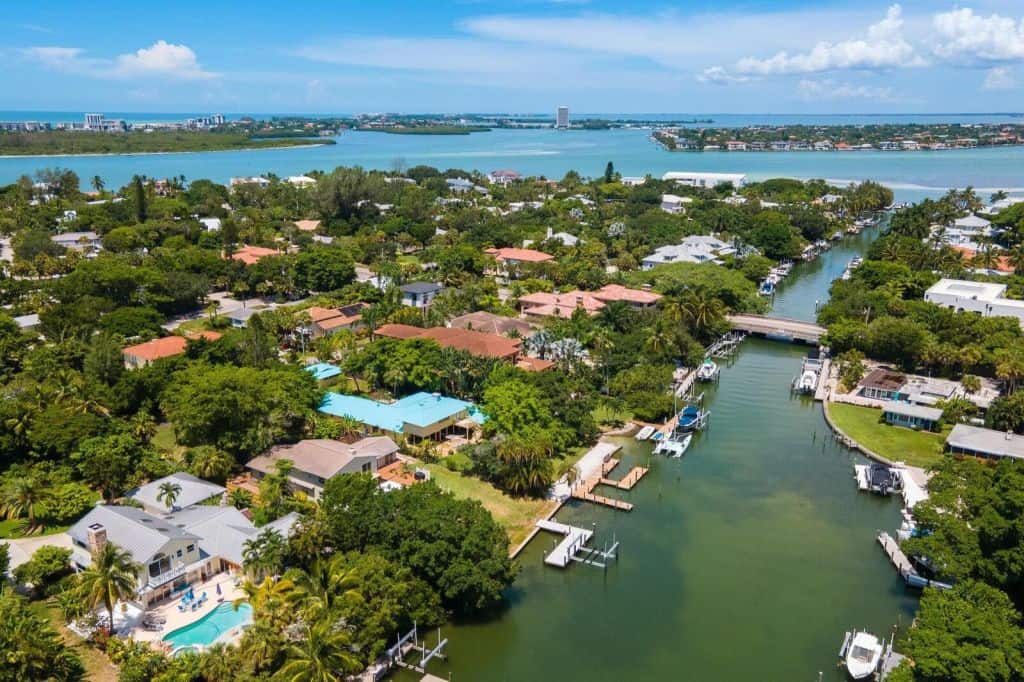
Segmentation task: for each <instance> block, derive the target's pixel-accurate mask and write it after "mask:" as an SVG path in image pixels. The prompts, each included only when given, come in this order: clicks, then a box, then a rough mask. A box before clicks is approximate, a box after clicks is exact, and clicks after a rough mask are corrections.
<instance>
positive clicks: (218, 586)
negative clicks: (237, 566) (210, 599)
mask: <svg viewBox="0 0 1024 682" xmlns="http://www.w3.org/2000/svg"><path fill="white" fill-rule="evenodd" d="M217 596H218V597H219V596H220V583H217Z"/></svg>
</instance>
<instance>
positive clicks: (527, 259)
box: [484, 248, 555, 263]
mask: <svg viewBox="0 0 1024 682" xmlns="http://www.w3.org/2000/svg"><path fill="white" fill-rule="evenodd" d="M484 253H486V254H490V255H491V256H494V257H495V258H496V259H497V260H499V261H510V260H514V261H519V262H521V263H543V262H545V261H549V260H554V258H555V257H554V256H552V255H550V254H547V253H544V252H543V251H535V250H533V249H515V248H504V249H485V250H484Z"/></svg>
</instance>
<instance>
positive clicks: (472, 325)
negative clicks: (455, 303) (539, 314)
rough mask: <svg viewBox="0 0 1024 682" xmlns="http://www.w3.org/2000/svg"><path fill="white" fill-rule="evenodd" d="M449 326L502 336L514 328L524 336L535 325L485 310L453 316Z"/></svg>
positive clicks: (531, 331)
mask: <svg viewBox="0 0 1024 682" xmlns="http://www.w3.org/2000/svg"><path fill="white" fill-rule="evenodd" d="M448 326H449V327H452V328H453V329H472V330H474V331H478V332H487V333H488V334H500V335H501V336H507V335H508V334H509V332H511V331H513V330H515V331H516V332H518V333H519V335H520V336H524V337H525V336H530V335H531V334H533V327H531V326H530V325H529V323H527V322H524V321H523V320H517V319H516V318H514V317H503V316H501V315H495V314H494V313H489V312H486V311H484V310H478V311H477V312H475V313H467V314H465V315H460V316H459V317H456V318H453V319H452V320H451V322H449V323H448Z"/></svg>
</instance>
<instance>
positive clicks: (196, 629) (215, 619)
mask: <svg viewBox="0 0 1024 682" xmlns="http://www.w3.org/2000/svg"><path fill="white" fill-rule="evenodd" d="M251 622H252V607H251V606H249V605H248V604H242V605H241V606H239V607H238V610H237V611H236V610H235V608H234V607H233V606H232V605H231V604H227V603H225V604H219V605H218V606H217V608H215V609H214V610H213V611H210V612H209V613H208V614H206V615H205V616H203V617H202V618H200V619H199V620H197V621H196V622H194V623H189V624H188V625H186V626H184V627H180V628H178V629H177V630H174V631H173V632H170V633H168V634H167V635H166V636H165V637H164V641H165V642H167V643H169V644H170V645H171V649H172V650H174V649H177V648H179V647H187V646H210V645H211V644H213V643H214V642H215V641H216V640H217V638H218V637H220V636H221V635H223V634H224V633H225V632H227V631H228V630H230V629H232V628H236V627H238V626H239V625H245V624H248V623H251Z"/></svg>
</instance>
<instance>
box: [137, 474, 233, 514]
mask: <svg viewBox="0 0 1024 682" xmlns="http://www.w3.org/2000/svg"><path fill="white" fill-rule="evenodd" d="M164 483H170V484H171V485H175V486H177V487H178V494H177V497H175V499H174V503H173V504H171V505H168V504H167V501H166V500H163V499H157V498H158V497H159V496H160V487H161V486H162V485H163V484H164ZM224 491H225V489H224V487H223V486H219V485H217V484H216V483H210V482H209V481H204V480H203V479H201V478H196V477H195V476H193V475H192V474H189V473H185V472H184V471H179V472H176V473H173V474H171V475H170V476H164V477H163V478H159V479H157V480H155V481H150V482H149V483H147V484H145V485H143V486H139V487H138V488H136V489H135V490H131V491H129V492H128V494H127V495H126V497H128V498H129V499H131V500H134V501H135V502H138V503H139V504H141V505H142V508H143V509H145V510H146V511H147V512H149V513H151V514H162V513H165V512H169V511H172V510H174V509H184V508H185V507H191V506H192V505H194V504H199V503H200V502H205V501H206V500H209V499H211V498H214V497H220V496H221V495H223V494H224Z"/></svg>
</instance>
